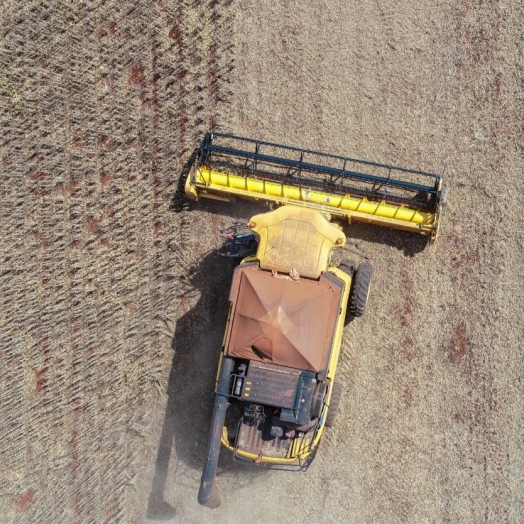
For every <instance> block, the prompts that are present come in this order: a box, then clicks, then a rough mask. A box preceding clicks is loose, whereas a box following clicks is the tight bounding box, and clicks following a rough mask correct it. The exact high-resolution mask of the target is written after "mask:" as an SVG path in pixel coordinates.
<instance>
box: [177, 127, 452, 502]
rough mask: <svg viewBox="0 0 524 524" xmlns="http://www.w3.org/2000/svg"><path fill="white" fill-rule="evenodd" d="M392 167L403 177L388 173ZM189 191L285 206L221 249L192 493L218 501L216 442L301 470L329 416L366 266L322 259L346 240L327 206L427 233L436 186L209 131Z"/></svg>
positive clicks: (431, 233) (243, 456)
mask: <svg viewBox="0 0 524 524" xmlns="http://www.w3.org/2000/svg"><path fill="white" fill-rule="evenodd" d="M246 148H250V149H246ZM355 165H359V166H360V167H361V169H360V171H362V172H360V171H359V172H357V171H355V170H354V166H355ZM381 170H382V171H384V170H385V173H386V174H387V176H382V175H381V174H380V172H381ZM377 172H378V173H377ZM397 172H400V173H402V174H403V175H404V178H405V179H404V180H398V179H397V178H394V177H393V174H394V173H397ZM428 181H429V182H428ZM429 183H430V185H428V184H429ZM186 193H187V194H189V195H190V196H192V197H193V198H199V197H207V198H218V199H220V200H231V199H232V198H234V197H240V198H248V199H254V200H263V201H268V202H272V203H276V204H287V205H283V206H281V207H278V208H277V209H276V210H274V211H270V212H267V213H261V214H258V215H256V216H254V217H252V218H251V220H250V221H249V223H248V224H247V227H248V228H249V230H250V231H249V232H248V233H242V234H241V236H242V238H243V240H242V242H243V244H242V246H243V247H244V248H246V246H247V247H248V248H249V249H251V250H252V251H253V252H252V253H250V252H249V249H248V250H247V251H246V249H240V250H237V249H236V248H233V249H230V250H228V252H229V254H232V255H237V254H239V253H241V255H242V256H244V258H243V260H242V262H241V264H240V265H239V266H238V267H237V268H236V269H235V271H234V274H233V280H232V284H231V290H230V294H229V301H230V310H229V317H228V321H227V325H226V330H225V335H224V339H223V344H222V350H221V358H220V365H219V370H218V374H217V382H216V396H215V406H214V411H213V420H212V424H211V432H210V436H209V443H208V448H207V454H206V461H205V465H204V470H203V474H202V481H201V486H200V491H199V495H198V500H199V502H200V503H201V504H203V505H205V506H208V507H210V508H216V507H217V506H218V505H219V504H220V496H219V494H218V489H217V485H216V479H215V476H216V469H217V464H218V456H219V451H220V447H221V445H223V446H225V447H226V448H228V449H229V450H230V451H232V452H233V458H234V459H235V460H238V461H242V462H247V463H249V464H251V465H255V466H258V467H278V468H285V469H297V470H304V469H306V468H307V467H308V465H309V464H310V462H311V460H312V459H313V456H314V453H315V451H316V449H317V447H318V444H319V441H320V438H321V436H322V434H323V432H324V429H325V427H326V426H331V425H333V424H334V421H335V418H336V414H337V409H338V405H339V402H340V398H341V394H342V384H341V383H340V382H336V381H335V376H336V368H337V363H338V359H339V354H340V347H341V341H342V335H343V327H344V324H345V320H346V317H347V316H348V315H349V316H350V317H359V316H362V315H363V314H364V311H365V308H366V304H367V299H368V295H369V289H370V283H371V276H372V272H373V268H372V266H371V264H369V263H362V264H360V265H359V266H358V268H357V266H356V264H355V263H353V262H351V261H349V260H343V261H342V262H341V263H340V264H339V265H338V267H334V266H333V265H332V264H331V255H332V252H333V250H334V249H335V248H338V247H343V246H344V244H345V243H346V237H345V235H344V233H343V232H342V230H341V228H340V226H338V225H337V224H333V223H331V222H330V218H331V215H335V216H338V217H343V218H345V219H347V220H348V221H349V222H351V221H353V220H358V221H365V222H370V223H373V224H380V225H387V226H389V227H394V228H398V229H405V230H408V231H415V232H417V233H421V234H423V235H427V236H428V237H429V239H430V242H434V241H435V239H436V237H437V235H438V221H439V213H440V205H441V203H442V200H443V196H444V190H443V187H442V178H441V177H439V176H436V175H431V174H427V173H421V172H417V171H412V170H406V169H399V168H393V167H390V166H384V165H379V164H374V163H369V162H361V161H357V160H353V159H347V158H341V157H336V156H332V155H324V154H321V153H314V152H311V151H303V150H298V149H294V148H289V147H284V146H278V145H275V144H269V143H265V142H257V141H253V140H248V139H244V138H239V137H234V136H230V135H222V134H212V133H209V134H206V136H205V138H204V140H203V142H202V144H201V147H200V149H199V152H198V156H197V159H196V161H195V164H194V165H193V167H192V169H191V171H190V173H189V175H188V179H187V181H186ZM289 204H291V205H289ZM254 249H256V253H254Z"/></svg>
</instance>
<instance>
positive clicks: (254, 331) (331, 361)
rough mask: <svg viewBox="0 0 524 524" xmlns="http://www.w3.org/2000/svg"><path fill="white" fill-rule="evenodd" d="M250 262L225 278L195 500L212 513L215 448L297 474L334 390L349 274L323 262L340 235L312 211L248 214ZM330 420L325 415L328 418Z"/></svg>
mask: <svg viewBox="0 0 524 524" xmlns="http://www.w3.org/2000/svg"><path fill="white" fill-rule="evenodd" d="M249 227H250V229H251V230H252V231H253V232H255V233H256V234H257V237H258V240H259V242H258V248H257V252H256V255H255V256H251V257H247V258H246V259H244V260H243V261H242V263H241V264H240V265H239V266H237V267H236V269H235V270H234V273H233V279H232V283H231V290H230V295H229V301H230V311H229V317H228V321H227V326H226V330H225V335H224V340H223V346H222V354H221V359H220V365H219V372H218V376H217V385H216V386H217V387H216V391H217V395H216V399H215V410H214V414H213V422H212V429H211V434H210V438H209V445H208V452H207V457H206V464H205V467H204V473H203V477H202V485H201V490H200V494H199V501H200V503H201V504H204V505H206V506H209V507H217V506H218V504H219V502H220V498H219V496H218V491H217V488H216V483H215V482H216V481H215V478H214V477H215V471H216V465H217V460H218V451H219V447H220V443H221V444H222V445H223V446H225V447H226V448H228V449H229V450H231V451H232V452H233V457H234V459H235V460H238V461H243V462H248V463H251V464H252V465H257V466H259V467H267V466H272V467H280V468H285V469H296V470H301V469H306V468H307V466H308V465H309V462H310V460H311V459H312V456H313V453H314V451H315V449H316V447H317V445H318V443H319V440H320V437H321V435H322V432H323V430H324V427H325V425H326V420H327V418H326V417H327V415H328V412H329V410H330V409H332V411H334V410H335V409H336V408H333V407H331V408H330V401H331V397H332V394H333V391H334V384H335V382H334V381H335V373H336V366H337V362H338V357H339V352H340V346H341V340H342V332H343V327H344V321H345V318H346V310H347V305H348V298H349V294H350V290H351V282H352V277H353V271H352V269H353V268H345V269H341V268H337V267H333V266H331V264H330V260H331V254H332V250H333V249H334V248H336V247H342V246H344V244H345V241H346V237H345V235H344V233H343V232H342V231H341V229H340V227H337V226H336V225H335V224H332V223H330V222H329V221H328V219H327V218H326V217H324V216H323V215H321V214H320V213H319V212H318V211H315V210H311V209H307V208H303V207H297V206H283V207H280V208H278V209H276V210H275V211H271V212H268V213H262V214H260V215H256V216H254V217H252V218H251V220H250V222H249ZM331 419H334V417H333V414H332V415H331Z"/></svg>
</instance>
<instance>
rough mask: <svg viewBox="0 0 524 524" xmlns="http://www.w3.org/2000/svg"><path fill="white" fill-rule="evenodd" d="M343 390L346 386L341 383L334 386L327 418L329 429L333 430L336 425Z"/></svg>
mask: <svg viewBox="0 0 524 524" xmlns="http://www.w3.org/2000/svg"><path fill="white" fill-rule="evenodd" d="M343 389H344V386H343V385H342V384H341V383H340V382H335V383H334V384H333V392H332V393H331V399H330V401H329V407H328V412H327V416H326V426H327V427H328V428H331V427H333V426H334V425H335V420H336V419H337V414H338V407H339V405H340V399H341V398H342V391H343Z"/></svg>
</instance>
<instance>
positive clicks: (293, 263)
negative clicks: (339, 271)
mask: <svg viewBox="0 0 524 524" xmlns="http://www.w3.org/2000/svg"><path fill="white" fill-rule="evenodd" d="M248 226H249V228H250V229H251V230H252V231H254V232H255V233H257V234H258V236H259V244H258V249H257V259H258V260H259V262H260V267H261V268H262V269H270V270H275V271H280V272H285V273H289V272H290V271H291V270H296V271H298V273H299V275H300V276H303V277H309V278H315V279H316V278H319V277H320V275H321V274H322V273H323V272H324V271H326V270H327V269H328V267H329V261H330V259H331V252H332V250H333V248H335V247H342V246H343V245H344V244H345V243H346V235H344V233H343V232H342V231H341V229H340V228H339V227H337V226H336V225H335V224H332V223H331V222H329V220H327V219H326V218H325V217H324V216H322V214H320V213H319V212H318V211H315V210H312V209H308V208H305V207H297V206H284V207H281V208H279V209H276V210H275V211H272V212H271V213H260V214H259V215H255V216H254V217H252V218H251V220H250V221H249V223H248Z"/></svg>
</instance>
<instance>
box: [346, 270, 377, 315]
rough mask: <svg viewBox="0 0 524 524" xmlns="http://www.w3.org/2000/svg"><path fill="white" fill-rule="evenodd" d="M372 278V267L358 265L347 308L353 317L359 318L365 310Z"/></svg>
mask: <svg viewBox="0 0 524 524" xmlns="http://www.w3.org/2000/svg"><path fill="white" fill-rule="evenodd" d="M372 276H373V266H372V265H371V264H368V263H363V264H360V266H358V269H357V270H356V271H355V275H354V277H353V285H352V289H351V294H350V296H349V307H348V310H349V313H350V314H351V315H353V316H354V317H361V316H362V315H363V314H364V312H365V310H366V304H367V302H368V297H369V289H370V287H371V277H372Z"/></svg>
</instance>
